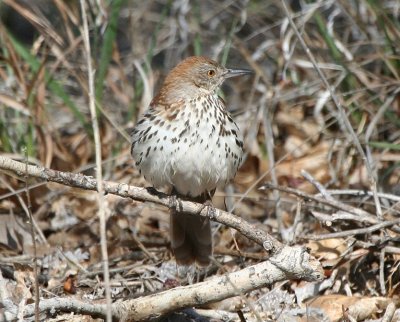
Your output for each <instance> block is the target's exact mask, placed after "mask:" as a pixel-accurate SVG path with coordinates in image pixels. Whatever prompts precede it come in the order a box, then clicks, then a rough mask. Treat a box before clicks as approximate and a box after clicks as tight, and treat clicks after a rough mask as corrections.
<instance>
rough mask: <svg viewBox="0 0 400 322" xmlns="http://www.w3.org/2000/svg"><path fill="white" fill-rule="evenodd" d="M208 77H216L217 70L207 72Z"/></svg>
mask: <svg viewBox="0 0 400 322" xmlns="http://www.w3.org/2000/svg"><path fill="white" fill-rule="evenodd" d="M207 75H208V77H213V76H214V75H215V70H214V69H210V70H209V71H208V72H207Z"/></svg>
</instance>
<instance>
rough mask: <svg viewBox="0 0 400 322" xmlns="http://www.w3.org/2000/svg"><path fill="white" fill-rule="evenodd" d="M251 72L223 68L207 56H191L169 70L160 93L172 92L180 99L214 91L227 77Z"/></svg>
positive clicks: (168, 93)
mask: <svg viewBox="0 0 400 322" xmlns="http://www.w3.org/2000/svg"><path fill="white" fill-rule="evenodd" d="M251 73H253V72H252V71H250V70H247V69H230V68H225V67H223V66H221V65H220V64H218V63H217V62H215V61H213V60H211V59H209V58H207V57H203V56H192V57H188V58H186V59H185V60H183V61H182V62H181V63H180V64H178V65H177V66H176V67H175V68H174V69H172V70H171V72H170V73H169V74H168V76H167V78H166V79H165V82H164V85H163V87H162V90H161V93H162V94H164V95H165V94H167V95H168V96H169V95H170V94H172V95H175V97H177V98H180V99H182V98H193V97H194V96H197V95H201V94H211V93H213V92H215V91H216V90H217V89H218V88H219V87H220V86H221V84H222V83H223V82H224V80H225V79H227V78H230V77H235V76H240V75H245V74H251ZM165 98H167V97H165ZM170 98H171V97H170Z"/></svg>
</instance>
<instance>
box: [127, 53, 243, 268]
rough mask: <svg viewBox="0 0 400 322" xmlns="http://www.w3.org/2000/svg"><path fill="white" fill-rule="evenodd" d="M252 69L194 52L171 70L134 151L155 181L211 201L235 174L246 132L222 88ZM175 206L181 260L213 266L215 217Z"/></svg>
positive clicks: (174, 239) (138, 131)
mask: <svg viewBox="0 0 400 322" xmlns="http://www.w3.org/2000/svg"><path fill="white" fill-rule="evenodd" d="M249 73H251V71H249V70H244V69H227V68H225V67H222V66H221V65H219V64H218V63H217V62H215V61H213V60H211V59H208V58H206V57H200V56H194V57H189V58H186V59H185V60H183V61H182V62H181V63H180V64H179V65H177V66H176V67H175V68H174V69H173V70H172V71H171V72H170V73H169V74H168V76H167V78H166V79H165V82H164V84H163V86H162V88H161V90H160V92H159V93H158V95H157V96H156V97H154V99H153V100H152V102H151V103H150V107H149V109H148V111H147V112H146V113H145V114H144V115H143V116H142V117H141V119H140V120H139V121H138V123H137V124H136V127H135V129H134V130H133V133H132V150H131V153H132V156H133V158H134V159H135V160H136V166H137V167H138V168H139V169H140V171H141V173H142V174H143V175H144V177H145V178H146V179H147V180H148V181H150V182H151V184H152V185H154V186H155V187H162V186H168V187H170V188H172V193H173V194H175V195H176V196H178V197H180V198H183V199H186V200H192V201H196V202H200V203H205V202H206V201H210V200H211V197H212V196H213V194H214V192H215V189H216V187H218V186H223V185H225V184H226V183H227V182H228V181H229V180H231V179H232V178H233V177H234V176H235V174H236V171H237V169H238V167H239V166H240V164H241V161H242V155H243V142H242V136H241V134H240V131H239V128H238V127H237V125H236V124H235V122H234V121H233V119H232V117H231V116H230V115H229V113H228V112H227V111H226V107H225V103H224V101H223V100H222V99H221V98H220V97H219V96H218V94H217V90H218V88H219V87H220V86H221V84H222V82H223V81H224V80H225V79H226V78H229V77H233V76H238V75H243V74H249ZM171 212H172V213H171V222H170V231H171V247H172V250H173V252H174V255H175V258H176V262H177V263H178V264H180V265H189V264H192V263H193V262H194V261H195V262H196V263H197V264H198V265H200V266H207V265H208V264H209V263H210V256H211V255H212V235H211V228H210V222H209V220H208V219H204V218H202V217H200V216H195V215H190V214H187V213H179V212H177V211H176V210H174V211H171Z"/></svg>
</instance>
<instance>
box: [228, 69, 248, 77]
mask: <svg viewBox="0 0 400 322" xmlns="http://www.w3.org/2000/svg"><path fill="white" fill-rule="evenodd" d="M248 74H254V72H253V71H252V70H250V69H230V68H227V69H226V73H225V74H224V77H225V78H231V77H236V76H241V75H248Z"/></svg>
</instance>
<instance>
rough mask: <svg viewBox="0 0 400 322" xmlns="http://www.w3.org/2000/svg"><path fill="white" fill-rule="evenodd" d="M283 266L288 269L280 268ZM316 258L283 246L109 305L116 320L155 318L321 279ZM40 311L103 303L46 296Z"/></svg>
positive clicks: (97, 307) (101, 309)
mask: <svg viewBox="0 0 400 322" xmlns="http://www.w3.org/2000/svg"><path fill="white" fill-rule="evenodd" d="M280 266H286V268H287V269H290V271H285V270H282V269H281V267H280ZM322 277H323V274H322V271H321V270H320V264H319V262H318V261H317V260H316V259H314V258H313V257H312V256H310V255H309V254H308V253H307V252H306V251H305V249H304V248H302V247H284V248H283V249H282V251H281V252H280V253H279V254H277V255H276V256H274V257H273V258H271V259H270V260H268V261H265V262H262V263H259V264H256V265H253V266H250V267H247V268H245V269H242V270H240V271H237V272H233V273H230V274H226V275H223V276H216V277H214V278H212V279H210V280H207V281H205V282H202V283H197V284H193V285H188V286H181V287H176V288H173V289H170V290H167V291H163V292H160V293H157V294H153V295H149V296H145V297H141V298H137V299H132V300H126V301H122V302H116V303H114V304H113V306H112V315H113V319H114V320H117V321H142V320H148V319H149V318H156V317H159V316H160V315H163V314H166V313H168V312H172V311H175V310H177V309H180V308H184V307H193V306H200V305H204V304H208V303H212V302H216V301H220V300H223V299H226V298H229V297H233V296H237V295H241V294H244V293H246V292H249V291H251V290H255V289H258V288H261V287H264V286H267V285H271V284H273V283H276V282H279V281H283V280H287V279H305V280H314V281H315V280H321V279H322ZM40 309H41V311H50V310H57V311H64V312H65V311H67V312H75V313H83V314H90V315H92V316H100V317H104V315H105V311H106V307H105V305H103V304H88V303H85V302H81V301H78V300H71V299H59V298H55V299H49V300H42V301H41V302H40ZM33 312H34V311H33V305H32V304H30V305H28V306H27V307H26V310H25V316H30V315H32V314H33Z"/></svg>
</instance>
